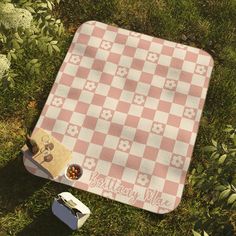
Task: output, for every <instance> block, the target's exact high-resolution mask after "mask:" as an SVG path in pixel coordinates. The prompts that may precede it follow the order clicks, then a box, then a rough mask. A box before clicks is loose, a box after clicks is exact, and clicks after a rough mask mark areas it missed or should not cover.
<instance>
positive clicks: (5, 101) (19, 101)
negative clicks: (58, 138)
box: [0, 0, 236, 236]
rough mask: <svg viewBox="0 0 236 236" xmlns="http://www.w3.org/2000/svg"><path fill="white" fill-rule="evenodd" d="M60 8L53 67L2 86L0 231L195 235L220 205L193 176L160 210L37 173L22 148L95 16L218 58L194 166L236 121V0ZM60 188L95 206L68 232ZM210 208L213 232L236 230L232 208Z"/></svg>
mask: <svg viewBox="0 0 236 236" xmlns="http://www.w3.org/2000/svg"><path fill="white" fill-rule="evenodd" d="M55 14H58V15H59V17H60V18H61V19H62V21H63V22H64V24H65V26H66V35H65V37H64V40H63V42H61V43H60V45H61V53H60V56H58V57H56V58H49V59H48V64H47V73H45V72H44V71H42V75H41V78H40V79H36V78H27V77H22V78H21V79H20V80H19V79H18V80H16V84H15V87H14V88H13V89H9V90H3V89H2V88H1V90H0V93H1V98H0V111H1V112H0V189H1V190H0V235H1V236H2V235H27V236H28V235H50V236H53V235H60V236H61V235H62V236H63V235H129V236H133V235H160V236H162V235H167V236H168V235H176V236H178V235H192V232H191V229H193V228H194V226H196V224H198V222H199V220H200V219H201V218H209V217H210V218H211V216H209V212H208V210H209V209H211V208H214V206H211V207H206V204H208V202H207V201H206V200H205V198H204V196H203V197H201V196H200V195H198V194H197V193H196V192H195V191H196V190H194V189H193V188H192V186H191V184H189V182H188V180H187V181H186V186H185V190H184V195H183V198H182V202H181V204H180V205H179V207H178V208H177V209H176V210H174V211H173V212H171V213H169V214H166V215H157V214H152V213H150V212H147V211H143V210H140V209H136V208H133V207H131V206H128V205H125V204H120V203H118V202H115V201H111V200H108V199H105V198H102V197H100V196H97V195H94V194H90V193H87V192H83V191H80V190H76V189H72V188H70V187H68V186H65V185H60V184H57V183H54V182H50V181H47V180H44V179H40V178H38V177H35V176H32V175H31V174H29V173H28V172H27V171H26V170H25V169H24V167H23V163H22V155H21V153H20V149H21V146H22V145H23V144H24V134H25V129H26V128H27V129H29V130H32V129H33V127H34V125H35V122H36V121H37V119H38V116H39V114H40V111H41V109H42V107H43V105H44V103H45V101H46V98H47V95H48V93H49V91H50V88H51V86H52V84H53V82H54V79H55V76H56V74H57V71H58V69H59V67H60V65H61V63H62V61H63V58H64V56H65V54H66V52H67V50H68V46H69V44H70V41H71V40H72V37H73V34H74V32H75V30H76V29H77V27H78V26H79V25H80V24H81V23H83V22H85V21H87V20H91V19H93V20H98V21H102V22H104V23H108V24H113V25H118V26H119V27H122V28H126V29H130V30H135V31H138V32H142V33H146V34H149V35H153V36H156V37H161V38H165V39H168V40H172V41H177V42H180V43H184V44H188V45H192V46H196V47H199V48H202V49H204V50H206V51H208V52H209V53H210V54H211V55H212V56H213V58H214V61H215V67H214V72H213V75H212V79H211V82H210V87H209V91H208V95H207V100H206V103H205V107H204V111H203V116H202V120H201V125H200V129H199V133H198V137H197V142H196V145H195V150H194V155H193V159H192V163H191V166H190V170H189V171H191V169H192V168H193V167H194V166H196V165H197V163H199V162H202V161H204V159H205V158H207V157H206V156H205V155H204V154H203V153H202V147H204V146H205V145H207V144H209V142H210V140H211V138H213V137H214V138H216V139H220V140H223V139H224V135H223V133H222V129H223V128H224V126H225V125H226V124H233V125H235V124H236V79H235V78H236V52H235V48H236V47H235V46H236V33H235V22H236V1H235V0H228V1H217V0H183V1H178V0H166V1H164V0H145V1H144V0H103V1H93V0H81V1H74V0H67V1H65V0H64V1H62V2H61V4H60V7H59V8H58V9H57V11H56V12H55ZM19 70H23V69H19ZM189 173H190V172H189ZM62 191H69V192H71V193H72V194H74V195H75V196H77V197H78V198H79V199H80V200H82V201H83V202H84V203H85V204H86V205H87V206H88V207H89V208H90V209H91V211H92V215H91V217H90V218H89V219H88V221H87V222H86V224H85V225H84V226H83V227H82V228H81V230H80V231H79V232H72V231H71V230H69V229H68V228H67V226H65V225H64V224H62V223H61V222H60V221H59V220H57V219H56V218H55V217H54V216H53V215H52V213H51V209H50V207H51V202H52V199H53V197H54V196H56V194H57V193H59V192H62ZM214 209H218V208H217V207H216V208H214ZM211 214H214V216H215V218H214V222H211V223H210V224H209V225H203V226H202V227H206V228H207V229H209V231H210V232H212V233H214V235H229V236H230V235H233V234H234V233H236V228H235V227H236V226H235V222H234V220H235V218H234V219H233V215H232V211H228V212H225V211H224V209H218V213H214V212H211ZM234 217H235V216H234ZM219 222H220V223H219ZM219 224H221V225H224V227H223V228H221V227H218V225H219Z"/></svg>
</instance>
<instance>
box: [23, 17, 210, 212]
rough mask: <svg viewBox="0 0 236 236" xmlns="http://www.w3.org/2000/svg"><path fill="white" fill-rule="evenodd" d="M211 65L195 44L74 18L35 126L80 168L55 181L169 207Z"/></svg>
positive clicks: (153, 207) (175, 198) (178, 188)
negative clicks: (74, 25)
mask: <svg viewBox="0 0 236 236" xmlns="http://www.w3.org/2000/svg"><path fill="white" fill-rule="evenodd" d="M212 68H213V60H212V57H211V56H210V55H209V54H207V53H206V52H205V51H203V50H200V49H197V48H193V47H189V46H186V45H182V44H178V43H174V42H170V41H167V40H163V39H159V38H154V37H151V36H148V35H144V34H140V33H136V32H131V31H128V30H125V29H121V28H116V27H113V26H110V25H106V24H103V23H100V22H96V21H89V22H86V23H84V24H82V25H81V26H80V27H79V29H78V30H77V32H76V33H75V36H74V39H73V41H72V44H71V46H70V48H69V51H68V53H67V55H66V57H65V60H64V62H63V64H62V66H61V68H60V71H59V73H58V75H57V78H56V80H55V83H54V85H53V87H52V90H51V92H50V94H49V97H48V99H47V102H46V104H45V106H44V108H43V111H42V113H41V116H40V118H39V120H38V123H37V125H36V128H35V130H37V128H39V127H41V128H43V129H45V130H46V131H48V132H49V133H50V134H51V135H53V136H54V137H55V138H57V139H58V140H59V141H60V142H62V143H63V144H64V145H66V147H68V148H69V149H70V150H72V152H73V159H72V161H71V162H72V163H77V164H79V165H81V167H82V168H83V175H82V177H81V178H80V179H79V180H77V181H70V180H67V179H66V178H65V176H64V171H63V172H62V173H61V175H60V176H59V177H58V178H57V179H56V181H58V182H61V183H64V184H68V185H71V186H74V187H75V188H79V189H83V190H86V191H89V192H93V193H96V194H99V195H103V196H105V197H108V198H111V199H114V200H117V201H120V202H123V203H127V204H130V205H133V206H136V207H139V208H143V209H146V210H148V211H151V212H155V213H167V212H169V211H172V210H173V209H175V208H176V207H177V205H178V204H179V202H180V199H181V195H182V192H183V187H184V181H185V177H186V173H187V170H188V167H189V164H190V159H191V155H192V152H193V147H194V143H195V140H196V135H197V131H198V126H199V121H200V117H201V113H202V110H203V105H204V101H205V98H206V93H207V88H208V84H209V79H210V75H211V71H212ZM35 130H34V131H35ZM24 163H25V166H26V168H27V169H28V170H29V171H30V172H31V173H33V174H35V175H38V176H41V177H44V178H49V177H48V176H47V175H46V174H45V173H43V172H42V171H41V170H40V169H38V168H37V167H36V166H35V165H34V164H33V163H32V162H31V161H30V160H29V159H28V158H24ZM65 168H66V167H65Z"/></svg>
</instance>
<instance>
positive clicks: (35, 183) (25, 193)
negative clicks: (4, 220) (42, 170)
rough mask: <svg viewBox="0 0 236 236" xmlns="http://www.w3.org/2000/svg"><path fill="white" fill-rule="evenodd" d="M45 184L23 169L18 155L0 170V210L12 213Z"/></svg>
mask: <svg viewBox="0 0 236 236" xmlns="http://www.w3.org/2000/svg"><path fill="white" fill-rule="evenodd" d="M46 182H47V180H44V179H41V178H38V177H36V176H33V175H32V174H30V173H29V172H28V171H27V170H26V169H25V167H24V164H23V160H22V155H21V154H20V155H19V156H18V157H17V158H16V159H14V160H12V161H9V162H8V164H7V165H6V166H5V167H3V168H1V169H0V189H1V191H0V203H1V206H0V209H1V210H2V212H9V211H13V210H14V209H15V207H16V206H17V205H19V204H21V203H22V202H24V201H25V200H26V199H27V198H28V197H29V196H31V195H32V194H33V193H34V192H35V191H36V190H38V189H40V188H41V187H42V186H43V185H44V184H45V183H46Z"/></svg>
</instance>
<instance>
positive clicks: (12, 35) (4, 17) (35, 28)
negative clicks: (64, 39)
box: [0, 0, 64, 87]
mask: <svg viewBox="0 0 236 236" xmlns="http://www.w3.org/2000/svg"><path fill="white" fill-rule="evenodd" d="M59 2H60V0H47V1H43V0H38V1H27V0H20V1H18V3H17V7H16V6H15V5H14V4H13V3H11V0H3V1H2V2H1V3H0V84H3V85H4V86H7V85H10V86H11V87H12V86H13V85H14V78H15V77H17V76H19V71H23V70H24V71H25V72H26V73H27V74H30V75H31V76H39V74H40V69H41V66H42V64H43V61H45V57H47V55H50V56H52V55H53V54H54V53H57V52H59V51H60V49H59V47H58V45H57V44H58V41H57V40H55V38H58V37H60V36H61V35H62V34H63V32H64V28H63V24H62V23H61V21H60V20H59V19H56V17H55V16H54V15H53V14H52V9H53V7H55V6H56V5H57V4H59ZM20 76H21V77H22V76H24V73H21V74H20Z"/></svg>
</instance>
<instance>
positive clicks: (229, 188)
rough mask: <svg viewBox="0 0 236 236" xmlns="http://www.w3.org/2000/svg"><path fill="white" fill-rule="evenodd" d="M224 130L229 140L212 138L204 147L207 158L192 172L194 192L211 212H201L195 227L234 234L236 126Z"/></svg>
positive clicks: (235, 215) (218, 233)
mask: <svg viewBox="0 0 236 236" xmlns="http://www.w3.org/2000/svg"><path fill="white" fill-rule="evenodd" d="M224 131H225V132H226V138H225V141H224V142H219V141H215V140H213V139H212V145H209V146H206V147H205V148H204V152H205V154H206V155H205V156H206V158H205V159H204V160H203V162H199V163H198V164H197V166H196V167H195V168H193V170H192V173H191V175H190V183H191V184H192V185H193V188H194V192H197V195H198V197H200V198H201V199H202V201H203V202H204V203H205V205H206V207H207V212H208V214H207V216H203V215H201V213H200V212H199V217H198V219H196V223H195V228H196V229H198V230H199V229H206V231H207V232H211V233H212V235H231V234H230V232H232V231H231V230H232V229H230V227H231V226H230V223H231V224H232V225H233V227H235V228H236V224H235V218H236V214H235V209H236V172H235V170H236V128H234V127H232V126H231V125H227V126H226V128H225V129H224ZM233 212H234V214H233ZM215 224H217V225H218V228H216V227H214V225H215ZM228 227H229V228H228ZM196 235H197V234H196Z"/></svg>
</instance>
